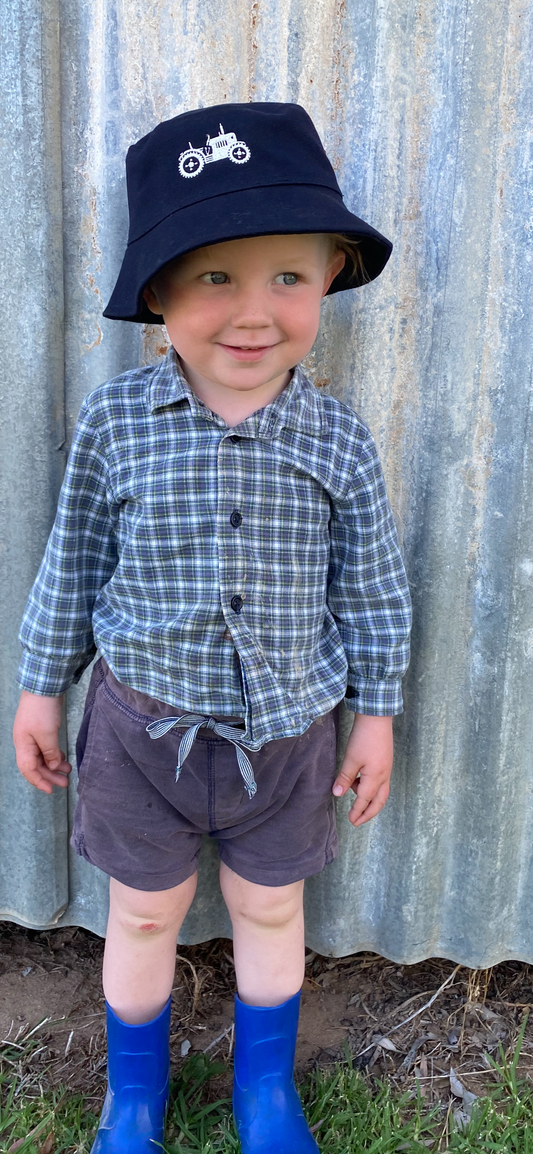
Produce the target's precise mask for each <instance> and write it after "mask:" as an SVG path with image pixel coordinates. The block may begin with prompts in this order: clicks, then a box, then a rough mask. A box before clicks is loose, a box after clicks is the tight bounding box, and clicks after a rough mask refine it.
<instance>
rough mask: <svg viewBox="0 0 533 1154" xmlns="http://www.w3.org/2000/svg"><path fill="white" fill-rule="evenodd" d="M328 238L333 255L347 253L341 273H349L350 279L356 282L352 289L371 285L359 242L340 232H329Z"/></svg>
mask: <svg viewBox="0 0 533 1154" xmlns="http://www.w3.org/2000/svg"><path fill="white" fill-rule="evenodd" d="M327 236H328V237H329V240H330V244H331V251H332V254H335V253H336V252H343V253H345V256H346V264H345V266H344V269H343V270H341V271H343V272H345V273H348V275H349V277H350V279H351V280H353V281H354V285H353V286H351V287H358V286H359V285H362V284H369V282H370V280H371V277H369V275H368V273H367V271H366V268H365V265H364V261H363V255H362V253H361V250H360V248H359V241H358V240H352V239H351V237H348V236H343V235H342V233H340V232H328V233H327Z"/></svg>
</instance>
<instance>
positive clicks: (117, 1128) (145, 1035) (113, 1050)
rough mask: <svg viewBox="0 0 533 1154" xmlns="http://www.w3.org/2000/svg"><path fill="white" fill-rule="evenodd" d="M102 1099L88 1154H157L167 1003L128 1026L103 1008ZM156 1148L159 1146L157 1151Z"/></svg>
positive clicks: (166, 1060)
mask: <svg viewBox="0 0 533 1154" xmlns="http://www.w3.org/2000/svg"><path fill="white" fill-rule="evenodd" d="M106 1010H107V1094H106V1097H105V1102H104V1106H103V1110H102V1115H101V1118H100V1125H99V1127H98V1133H97V1135H96V1139H95V1142H94V1146H93V1148H92V1151H91V1154H161V1151H162V1143H163V1131H164V1128H165V1114H166V1109H167V1104H168V1082H169V1067H170V1057H169V1036H170V998H169V999H168V1002H167V1004H166V1006H165V1007H164V1009H163V1010H161V1013H160V1014H159V1015H158V1017H157V1018H154V1019H153V1021H151V1022H145V1023H144V1024H143V1025H142V1026H130V1025H128V1023H127V1022H122V1021H121V1020H120V1018H117V1015H116V1014H115V1013H114V1012H113V1010H112V1009H111V1006H108V1004H107V1002H106ZM158 1144H159V1145H158Z"/></svg>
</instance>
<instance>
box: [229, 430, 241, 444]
mask: <svg viewBox="0 0 533 1154" xmlns="http://www.w3.org/2000/svg"><path fill="white" fill-rule="evenodd" d="M240 439H241V438H240V437H238V436H237V434H236V433H233V434H232V436H231V437H230V441H233V444H234V445H236V444H237V441H240Z"/></svg>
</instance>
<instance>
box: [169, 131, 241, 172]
mask: <svg viewBox="0 0 533 1154" xmlns="http://www.w3.org/2000/svg"><path fill="white" fill-rule="evenodd" d="M219 128H220V135H219V136H210V135H209V133H208V134H207V140H206V143H205V144H204V147H203V148H193V146H192V144H191V143H190V141H189V147H188V148H187V149H186V150H185V152H182V153H181V155H180V158H179V161H178V171H179V173H180V176H184V177H185V179H186V180H190V178H191V177H192V176H199V174H200V173H201V171H202V169H203V167H204V164H213V163H214V161H215V160H231V161H233V164H246V161H247V160H249V159H250V156H251V153H250V149H249V148H248V145H247V144H245V143H244V140H237V137H236V136H235V133H234V132H224V129H223V127H222V125H221V124H220V125H219Z"/></svg>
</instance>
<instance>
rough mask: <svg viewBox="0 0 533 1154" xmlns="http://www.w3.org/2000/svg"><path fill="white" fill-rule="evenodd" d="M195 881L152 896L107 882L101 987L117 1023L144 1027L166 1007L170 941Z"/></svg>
mask: <svg viewBox="0 0 533 1154" xmlns="http://www.w3.org/2000/svg"><path fill="white" fill-rule="evenodd" d="M197 876H198V875H197V874H194V875H193V876H192V877H190V878H188V879H187V881H185V882H182V884H181V885H179V886H175V887H174V888H173V889H170V890H160V891H158V892H155V893H151V892H148V891H145V890H133V889H130V887H129V886H125V885H123V884H122V882H119V881H116V880H115V878H111V885H110V895H109V896H110V905H109V921H108V925H107V935H106V943H105V952H104V969H103V982H104V993H105V996H106V1000H107V1002H108V1004H109V1005H110V1006H111V1008H112V1009H113V1010H114V1011H115V1014H116V1015H117V1017H119V1018H120V1019H121V1020H122V1021H123V1022H127V1023H129V1024H130V1025H132V1026H137V1025H140V1024H141V1023H143V1022H150V1021H152V1020H153V1018H156V1017H157V1015H158V1014H159V1013H160V1012H161V1010H162V1009H163V1006H164V1005H165V1004H166V1002H167V1001H168V998H169V995H170V991H171V989H172V982H173V978H174V967H175V957H176V938H177V936H178V933H179V931H180V928H181V924H182V922H183V919H184V917H185V914H186V913H187V910H188V909H189V906H190V904H191V902H192V899H193V897H194V894H195V890H196V881H197Z"/></svg>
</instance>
